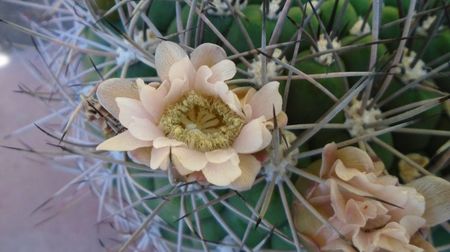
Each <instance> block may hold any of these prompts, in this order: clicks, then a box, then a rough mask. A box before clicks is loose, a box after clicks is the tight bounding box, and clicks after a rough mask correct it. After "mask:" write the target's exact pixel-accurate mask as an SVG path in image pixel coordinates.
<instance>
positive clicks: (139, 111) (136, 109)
mask: <svg viewBox="0 0 450 252" xmlns="http://www.w3.org/2000/svg"><path fill="white" fill-rule="evenodd" d="M116 102H117V105H118V106H119V110H120V112H119V121H120V123H121V124H122V125H123V126H124V127H126V128H128V127H129V125H130V123H131V122H132V121H133V117H136V118H143V119H144V118H150V115H149V114H148V113H147V111H146V110H145V109H144V107H143V106H142V103H141V102H140V101H139V100H136V99H131V98H126V97H117V98H116Z"/></svg>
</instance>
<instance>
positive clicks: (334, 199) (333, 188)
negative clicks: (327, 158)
mask: <svg viewBox="0 0 450 252" xmlns="http://www.w3.org/2000/svg"><path fill="white" fill-rule="evenodd" d="M327 182H328V184H329V185H330V200H331V206H332V207H333V210H334V214H335V215H336V217H337V218H338V219H339V220H340V221H342V222H344V223H345V222H346V219H345V217H346V216H345V199H344V196H343V195H342V193H341V192H340V190H339V187H338V185H337V183H336V180H334V179H328V180H327Z"/></svg>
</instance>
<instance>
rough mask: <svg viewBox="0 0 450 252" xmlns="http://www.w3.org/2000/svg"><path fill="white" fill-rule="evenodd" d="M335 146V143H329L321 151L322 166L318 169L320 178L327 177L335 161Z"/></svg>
mask: <svg viewBox="0 0 450 252" xmlns="http://www.w3.org/2000/svg"><path fill="white" fill-rule="evenodd" d="M336 151H337V146H336V144H335V143H329V144H327V145H325V147H324V148H323V151H322V165H321V167H320V177H321V178H323V177H328V176H329V174H330V172H331V168H332V167H333V164H334V162H335V161H336V159H337V156H336Z"/></svg>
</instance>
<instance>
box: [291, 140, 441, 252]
mask: <svg viewBox="0 0 450 252" xmlns="http://www.w3.org/2000/svg"><path fill="white" fill-rule="evenodd" d="M379 163H380V162H373V161H372V159H371V158H370V157H369V155H368V154H367V153H366V152H364V151H362V150H360V149H358V148H355V147H346V148H342V149H339V150H338V149H337V148H336V145H335V144H328V145H326V146H325V149H324V151H323V154H322V165H321V167H320V176H321V178H322V179H324V180H325V182H324V183H320V184H314V185H313V186H311V187H309V189H307V192H306V197H307V199H308V201H309V202H310V203H311V204H312V205H313V206H314V207H315V208H316V209H317V210H318V211H319V212H320V213H321V215H322V216H323V217H325V219H327V220H328V222H329V224H331V225H332V226H333V227H334V229H333V228H330V227H329V226H328V225H326V224H323V223H321V222H319V221H318V220H316V219H315V217H313V216H311V215H310V213H308V212H307V210H306V209H305V208H304V207H303V206H302V205H301V204H300V203H299V202H296V203H294V211H293V212H294V218H295V224H296V228H297V230H298V231H299V233H301V234H302V235H303V236H304V237H305V239H306V240H309V241H310V242H311V246H312V247H314V248H315V250H316V251H319V250H320V251H368V252H370V251H424V249H425V250H426V251H433V250H430V245H429V244H427V243H426V242H425V241H424V240H423V239H422V238H421V237H420V235H419V232H418V231H419V229H420V228H422V227H425V226H426V224H427V219H426V218H425V217H424V213H425V210H426V206H425V205H426V201H425V198H424V196H423V195H421V194H420V193H418V192H417V190H416V189H414V188H413V187H408V186H401V185H399V183H398V179H397V178H396V177H393V176H390V175H382V174H380V173H378V172H376V170H377V166H378V165H380V164H379ZM337 231H338V232H339V234H338V233H337Z"/></svg>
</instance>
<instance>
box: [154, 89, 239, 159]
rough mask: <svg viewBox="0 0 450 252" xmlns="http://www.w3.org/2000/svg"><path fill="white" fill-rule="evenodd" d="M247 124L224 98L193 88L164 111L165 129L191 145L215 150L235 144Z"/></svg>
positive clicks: (190, 146) (163, 123)
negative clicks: (206, 95) (202, 93)
mask: <svg viewBox="0 0 450 252" xmlns="http://www.w3.org/2000/svg"><path fill="white" fill-rule="evenodd" d="M243 125H244V119H243V118H241V117H240V116H239V115H237V114H236V113H235V112H234V111H232V110H231V109H230V108H229V107H228V105H226V104H225V103H224V102H223V101H222V100H221V99H220V98H216V97H205V96H202V95H200V94H197V93H196V92H194V91H191V92H189V93H188V94H187V95H185V96H184V97H183V98H181V99H180V100H179V101H178V102H177V103H175V104H174V105H172V106H170V107H168V108H167V109H166V111H165V112H164V113H163V115H162V117H161V120H160V126H161V128H162V129H163V131H164V133H165V134H166V135H167V136H168V137H170V138H174V139H176V140H178V141H181V142H184V143H186V144H187V145H188V147H189V148H192V149H195V150H198V151H211V150H216V149H224V148H228V147H229V146H231V144H232V143H233V141H234V139H235V138H236V137H237V136H238V135H239V132H240V130H241V128H242V126H243Z"/></svg>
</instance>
